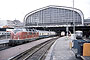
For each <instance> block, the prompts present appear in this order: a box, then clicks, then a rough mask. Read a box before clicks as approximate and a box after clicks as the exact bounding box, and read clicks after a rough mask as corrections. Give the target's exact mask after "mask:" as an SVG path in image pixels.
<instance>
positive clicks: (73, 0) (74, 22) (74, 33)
mask: <svg viewBox="0 0 90 60" xmlns="http://www.w3.org/2000/svg"><path fill="white" fill-rule="evenodd" d="M73 34H74V39H75V19H74V0H73Z"/></svg>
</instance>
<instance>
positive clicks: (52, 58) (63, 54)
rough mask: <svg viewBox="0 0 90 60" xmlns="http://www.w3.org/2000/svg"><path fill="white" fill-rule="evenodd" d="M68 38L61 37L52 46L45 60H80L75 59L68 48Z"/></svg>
mask: <svg viewBox="0 0 90 60" xmlns="http://www.w3.org/2000/svg"><path fill="white" fill-rule="evenodd" d="M70 41H71V39H70V37H69V38H67V37H61V38H59V39H57V41H56V42H55V43H54V44H53V45H52V47H51V49H50V50H49V53H48V55H47V57H46V59H45V60H81V59H77V58H75V55H74V53H73V51H72V50H71V49H70V48H69V42H70Z"/></svg>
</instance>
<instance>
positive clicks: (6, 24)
mask: <svg viewBox="0 0 90 60" xmlns="http://www.w3.org/2000/svg"><path fill="white" fill-rule="evenodd" d="M21 26H23V23H21V22H20V21H19V20H14V21H11V20H0V28H14V27H21Z"/></svg>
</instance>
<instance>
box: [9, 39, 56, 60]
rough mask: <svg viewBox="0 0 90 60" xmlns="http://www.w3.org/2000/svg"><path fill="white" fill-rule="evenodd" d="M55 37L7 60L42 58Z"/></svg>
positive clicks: (37, 59)
mask: <svg viewBox="0 0 90 60" xmlns="http://www.w3.org/2000/svg"><path fill="white" fill-rule="evenodd" d="M56 39H57V38H53V39H50V40H48V41H46V42H44V43H41V44H39V45H37V46H35V47H33V48H31V49H29V50H27V51H24V52H23V53H20V54H19V55H17V56H15V57H13V58H11V59H9V60H44V59H45V55H46V53H47V51H48V50H49V48H50V47H51V45H52V44H53V43H54V42H55V40H56Z"/></svg>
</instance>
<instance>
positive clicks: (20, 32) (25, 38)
mask: <svg viewBox="0 0 90 60" xmlns="http://www.w3.org/2000/svg"><path fill="white" fill-rule="evenodd" d="M55 35H56V33H55V32H53V31H41V30H35V29H31V30H28V31H27V30H26V29H14V30H13V31H12V32H11V40H9V45H11V46H13V45H19V44H22V43H26V42H30V41H33V40H36V39H39V38H45V37H49V36H55Z"/></svg>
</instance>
